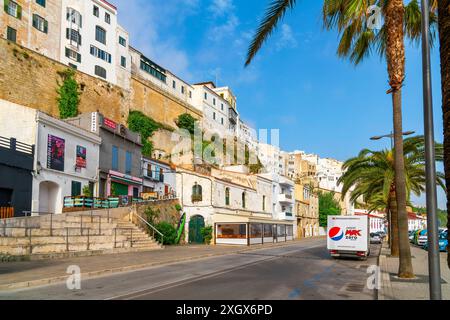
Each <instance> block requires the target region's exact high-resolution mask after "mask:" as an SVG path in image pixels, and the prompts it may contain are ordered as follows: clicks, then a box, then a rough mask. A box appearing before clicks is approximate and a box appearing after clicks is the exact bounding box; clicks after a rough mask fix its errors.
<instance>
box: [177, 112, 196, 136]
mask: <svg viewBox="0 0 450 320" xmlns="http://www.w3.org/2000/svg"><path fill="white" fill-rule="evenodd" d="M196 121H197V120H196V119H195V118H194V117H193V116H191V115H190V114H189V113H183V114H181V115H179V116H178V119H177V121H176V124H177V126H178V128H180V129H185V130H187V131H189V133H190V134H194V128H195V122H196Z"/></svg>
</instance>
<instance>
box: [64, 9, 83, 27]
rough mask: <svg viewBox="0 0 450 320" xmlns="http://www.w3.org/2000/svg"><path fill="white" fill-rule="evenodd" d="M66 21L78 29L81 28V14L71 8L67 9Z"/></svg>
mask: <svg viewBox="0 0 450 320" xmlns="http://www.w3.org/2000/svg"><path fill="white" fill-rule="evenodd" d="M66 18H67V21H69V22H70V23H73V24H76V25H77V26H78V27H80V28H81V27H82V17H81V13H79V12H78V11H77V10H75V9H72V8H67V15H66Z"/></svg>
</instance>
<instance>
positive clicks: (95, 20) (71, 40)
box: [60, 0, 131, 88]
mask: <svg viewBox="0 0 450 320" xmlns="http://www.w3.org/2000/svg"><path fill="white" fill-rule="evenodd" d="M61 11H62V12H61V16H62V18H61V54H60V57H61V62H62V63H64V64H66V65H70V66H71V67H73V68H76V69H78V70H80V71H82V72H85V73H87V74H89V75H92V76H96V77H99V78H102V79H104V80H106V81H108V82H111V83H113V84H117V85H119V86H122V87H124V88H129V77H128V79H127V75H129V73H130V71H131V63H130V57H129V54H128V50H127V48H128V43H129V37H128V33H127V32H126V31H125V30H124V29H123V28H122V27H120V26H119V25H118V22H117V8H116V7H115V6H114V5H112V4H111V3H109V2H108V1H106V0H62V10H61Z"/></svg>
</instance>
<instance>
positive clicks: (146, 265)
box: [0, 237, 321, 291]
mask: <svg viewBox="0 0 450 320" xmlns="http://www.w3.org/2000/svg"><path fill="white" fill-rule="evenodd" d="M320 238H321V237H314V238H304V239H301V240H296V241H293V242H289V243H286V242H283V243H282V244H279V243H276V244H269V245H265V246H261V247H253V248H245V249H239V250H235V251H230V252H226V253H223V252H221V253H209V254H204V255H200V256H191V257H185V258H177V259H171V260H165V261H160V262H151V263H144V264H138V265H131V266H124V267H117V268H111V269H103V270H96V271H90V272H87V273H81V275H80V276H81V278H82V279H90V278H94V277H99V276H103V275H108V274H111V275H112V274H115V273H121V272H128V271H136V270H143V269H146V268H151V267H155V266H161V265H170V264H174V263H178V262H186V261H195V260H201V259H206V258H211V257H216V256H226V255H231V254H237V253H242V252H248V251H256V250H260V249H267V248H273V247H289V246H293V245H295V244H296V243H298V242H301V241H302V240H308V239H320ZM68 276H69V274H67V275H64V276H57V277H52V278H46V279H37V280H30V281H24V282H15V283H9V284H4V285H0V291H10V290H16V289H26V288H31V287H40V286H45V285H50V284H57V283H63V282H65V281H66V280H67V278H68Z"/></svg>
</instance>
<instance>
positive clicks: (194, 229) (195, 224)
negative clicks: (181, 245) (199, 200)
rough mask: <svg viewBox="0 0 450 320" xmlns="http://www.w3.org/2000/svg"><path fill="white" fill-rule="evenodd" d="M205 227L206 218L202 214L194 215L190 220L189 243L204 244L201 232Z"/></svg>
mask: <svg viewBox="0 0 450 320" xmlns="http://www.w3.org/2000/svg"><path fill="white" fill-rule="evenodd" d="M204 227H205V219H203V217H202V216H193V217H191V219H190V220H189V243H196V244H202V243H204V239H203V236H202V234H201V230H202V228H204Z"/></svg>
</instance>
